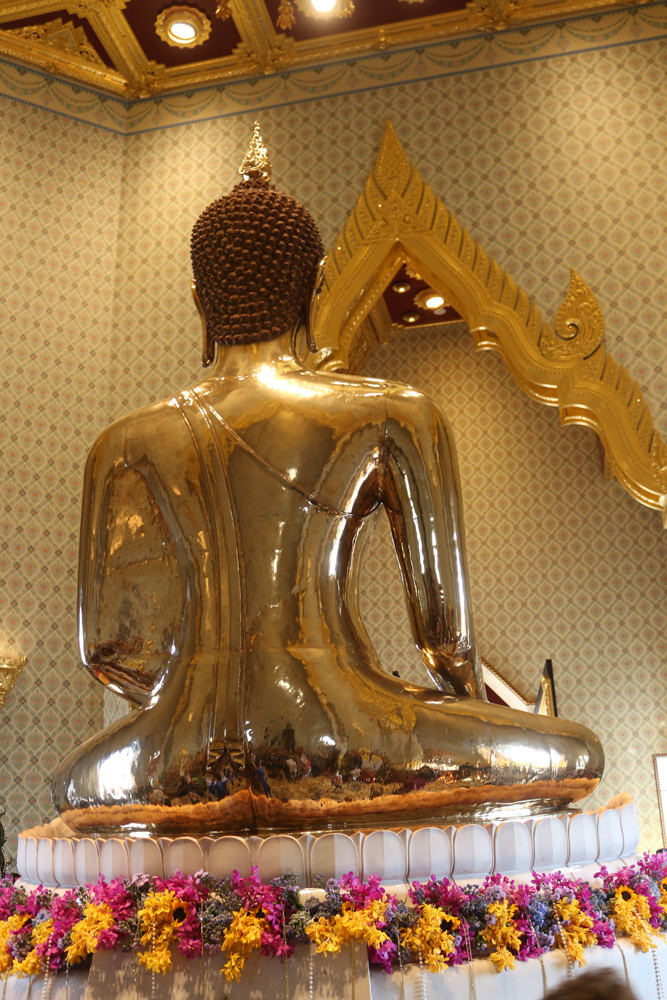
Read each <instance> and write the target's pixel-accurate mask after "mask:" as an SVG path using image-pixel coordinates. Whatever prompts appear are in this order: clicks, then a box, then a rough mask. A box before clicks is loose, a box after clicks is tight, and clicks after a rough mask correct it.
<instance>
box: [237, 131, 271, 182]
mask: <svg viewBox="0 0 667 1000" xmlns="http://www.w3.org/2000/svg"><path fill="white" fill-rule="evenodd" d="M239 173H240V174H241V176H242V177H243V180H244V181H247V180H248V179H249V177H250V176H251V175H252V174H261V175H262V177H263V178H264V179H265V180H267V181H268V180H269V178H270V177H271V164H270V163H269V154H268V153H267V151H266V146H265V145H264V140H263V139H262V136H261V134H260V131H259V122H255V127H254V129H253V130H252V139H251V140H250V145H249V146H248V152H247V153H246V154H245V157H244V160H243V163H242V164H241V166H240V167H239Z"/></svg>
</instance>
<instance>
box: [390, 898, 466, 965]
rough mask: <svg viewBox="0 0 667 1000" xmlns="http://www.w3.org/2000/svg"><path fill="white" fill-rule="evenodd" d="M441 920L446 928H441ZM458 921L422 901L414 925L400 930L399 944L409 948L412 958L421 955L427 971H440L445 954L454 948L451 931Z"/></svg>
mask: <svg viewBox="0 0 667 1000" xmlns="http://www.w3.org/2000/svg"><path fill="white" fill-rule="evenodd" d="M443 921H446V923H447V930H443V929H442V923H443ZM460 922H461V921H460V920H459V919H458V917H452V916H449V915H448V914H447V913H445V911H444V910H441V909H440V907H438V906H431V904H430V903H424V905H423V906H422V910H421V913H420V915H419V920H418V921H417V923H416V924H415V925H414V927H408V928H406V929H405V930H403V931H401V944H402V945H403V947H405V948H408V949H409V951H410V954H411V956H412V957H413V958H415V959H418V958H419V956H420V955H421V958H422V961H423V963H424V965H425V966H426V968H427V969H428V971H429V972H442V970H443V969H444V968H445V967H446V965H447V961H446V958H447V955H451V954H452V952H453V951H454V950H455V949H454V935H453V934H452V933H451V931H453V930H456V928H457V927H458V926H459V924H460Z"/></svg>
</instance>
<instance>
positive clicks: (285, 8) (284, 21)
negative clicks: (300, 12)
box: [276, 0, 296, 31]
mask: <svg viewBox="0 0 667 1000" xmlns="http://www.w3.org/2000/svg"><path fill="white" fill-rule="evenodd" d="M295 24H296V17H295V11H294V4H293V3H292V0H280V6H279V7H278V17H277V18H276V27H277V28H280V30H281V31H288V30H289V28H293V27H294V25H295Z"/></svg>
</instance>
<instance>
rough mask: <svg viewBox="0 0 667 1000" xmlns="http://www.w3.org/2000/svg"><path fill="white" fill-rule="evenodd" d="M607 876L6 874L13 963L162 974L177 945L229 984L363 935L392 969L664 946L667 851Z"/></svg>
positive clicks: (3, 924)
mask: <svg viewBox="0 0 667 1000" xmlns="http://www.w3.org/2000/svg"><path fill="white" fill-rule="evenodd" d="M598 875H599V878H600V880H601V882H602V885H601V886H599V887H593V886H590V885H589V884H588V883H587V882H584V881H582V880H580V879H573V878H568V877H566V876H565V875H563V874H561V872H551V873H549V874H545V875H537V874H534V875H533V878H532V881H531V882H530V883H528V884H524V885H518V884H516V883H515V882H514V881H513V880H512V879H509V878H507V877H506V876H503V875H490V876H488V877H487V878H486V879H485V880H484V882H483V884H482V885H480V886H470V885H469V886H463V887H461V886H459V885H456V884H455V883H454V882H451V881H450V880H449V879H446V878H445V879H436V878H435V876H433V877H431V879H430V880H429V881H428V882H426V883H423V884H422V883H419V882H414V883H413V884H412V885H411V886H410V888H409V894H408V895H409V898H408V900H407V901H406V902H400V901H399V900H397V898H396V896H395V895H393V894H392V893H390V892H388V891H387V890H386V889H385V888H383V886H382V885H381V880H380V877H379V876H377V875H373V876H371V877H370V878H369V879H368V881H367V882H361V880H360V879H359V878H357V877H356V876H354V875H352V874H351V873H350V874H349V875H344V876H343V878H341V879H338V880H335V879H329V881H328V882H326V883H324V880H323V879H320V880H319V881H320V888H321V889H324V892H318V893H313V895H311V896H308V894H307V893H303V892H301V891H300V890H299V888H298V886H297V884H296V877H295V876H293V875H285V876H282V877H281V878H275V879H273V880H272V881H271V882H268V883H266V882H262V880H261V879H260V878H259V876H258V874H257V870H256V869H253V874H252V875H251V876H250V877H248V878H242V877H241V876H240V875H238V874H237V873H236V872H235V873H234V874H233V875H232V876H231V877H230V878H223V879H217V878H214V877H213V876H212V875H208V874H207V873H206V872H198V873H197V874H196V875H190V876H187V877H186V876H182V875H180V874H178V873H176V874H175V875H174V876H173V877H171V878H168V879H161V878H153V877H149V876H147V875H139V876H136V877H135V878H133V879H131V880H127V879H114V880H113V881H111V882H109V883H107V882H105V880H104V879H103V878H100V880H99V882H98V883H97V884H96V885H87V886H80V887H79V888H77V889H71V890H67V891H66V892H65V893H64V894H62V895H59V896H58V895H55V894H54V893H53V892H51V891H49V890H46V889H44V888H43V887H42V886H40V887H39V888H37V889H34V890H32V891H31V892H27V891H26V890H25V888H24V887H21V886H15V885H14V883H13V882H12V880H11V879H8V878H4V879H0V974H14V975H17V976H30V975H36V974H44V973H46V974H49V975H50V974H54V973H58V972H61V971H63V970H65V969H67V968H70V967H72V966H75V965H78V964H80V963H82V962H86V961H89V959H90V956H91V955H94V954H95V952H97V951H103V950H107V949H110V948H116V947H119V948H121V949H122V950H124V951H131V952H133V953H134V954H136V956H137V960H138V962H139V963H140V964H141V965H143V966H144V968H145V969H146V970H147V971H149V972H151V973H153V974H155V973H167V972H169V971H170V970H171V968H172V950H173V948H174V947H175V948H177V949H178V951H179V953H180V954H181V955H184V956H186V957H187V958H195V957H198V956H201V955H203V954H204V953H208V954H211V955H220V956H221V957H222V959H223V962H222V963H221V973H222V974H224V976H225V977H226V979H227V980H228V981H230V982H231V981H232V980H236V981H238V980H239V979H240V977H241V975H242V973H243V969H244V967H245V964H246V962H247V960H248V957H249V956H250V955H251V954H252V953H253V952H254V951H256V950H260V951H261V952H262V954H263V955H267V956H276V957H279V958H288V957H289V956H291V955H292V954H293V953H294V949H295V947H296V946H297V945H298V944H307V943H311V945H314V946H315V948H316V951H317V952H319V953H329V954H331V953H337V952H340V951H341V949H342V948H343V947H345V946H346V945H347V944H349V943H351V942H353V941H363V942H364V943H365V944H366V946H367V948H368V957H369V961H370V962H371V964H375V965H379V966H381V967H382V968H384V969H386V971H387V972H391V971H392V970H394V969H397V968H400V969H402V968H403V966H404V965H405V964H406V963H408V962H419V963H420V964H422V965H423V966H424V967H425V968H426V969H428V970H429V971H431V972H441V971H443V970H444V969H445V968H447V967H448V966H453V965H461V964H462V963H463V962H467V961H468V960H469V955H472V956H473V957H485V956H487V957H489V958H490V959H491V961H492V962H493V963H494V965H495V966H496V968H497V970H498V971H499V972H500V971H502V970H503V969H506V968H510V969H512V968H514V963H515V961H520V962H523V961H526V960H527V959H529V958H533V957H538V956H540V955H543V954H544V953H545V952H548V951H550V950H552V949H561V950H563V951H564V952H565V953H566V955H567V958H568V961H569V962H570V963H575V962H576V963H579V964H585V961H586V959H585V950H586V949H587V948H590V947H592V946H593V945H599V946H601V947H603V948H612V947H613V946H614V944H615V941H616V935H617V934H619V935H626V936H627V937H629V939H630V940H631V941H632V942H633V943H634V944H635V945H636V946H637V947H638V948H640V949H641V950H642V951H648V950H649V949H650V948H655V947H656V944H655V938H656V937H662V936H663V932H666V931H667V854H659V855H658V854H655V855H650V854H645V855H644V856H643V858H642V859H641V860H640V861H638V862H637V863H636V864H634V865H631V866H629V867H625V868H622V869H620V871H617V872H614V873H610V872H609V871H608V870H607V868H606V867H605V866H602V868H601V871H600V872H599V873H598ZM468 949H469V950H468Z"/></svg>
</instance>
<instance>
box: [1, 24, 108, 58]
mask: <svg viewBox="0 0 667 1000" xmlns="http://www.w3.org/2000/svg"><path fill="white" fill-rule="evenodd" d="M5 30H6V31H7V33H8V34H10V35H17V36H18V37H20V38H25V39H26V40H28V41H34V42H41V43H42V44H44V45H49V46H52V47H53V48H54V49H60V51H61V52H65V53H67V54H69V55H73V56H78V57H79V58H80V59H85V60H86V62H90V63H96V64H97V65H98V66H104V63H103V62H102V60H101V59H100V57H99V55H98V54H97V52H96V51H95V49H94V48H93V46H92V45H91V44H90V42H89V41H88V37H87V35H86V33H85V31H84V30H83V28H82V27H76V26H75V25H74V24H73V22H72V21H63V19H62V18H61V17H56V18H54V20H53V21H46V22H45V23H44V24H29V25H26V26H25V27H22V28H6V29H5ZM54 65H55V64H54Z"/></svg>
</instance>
